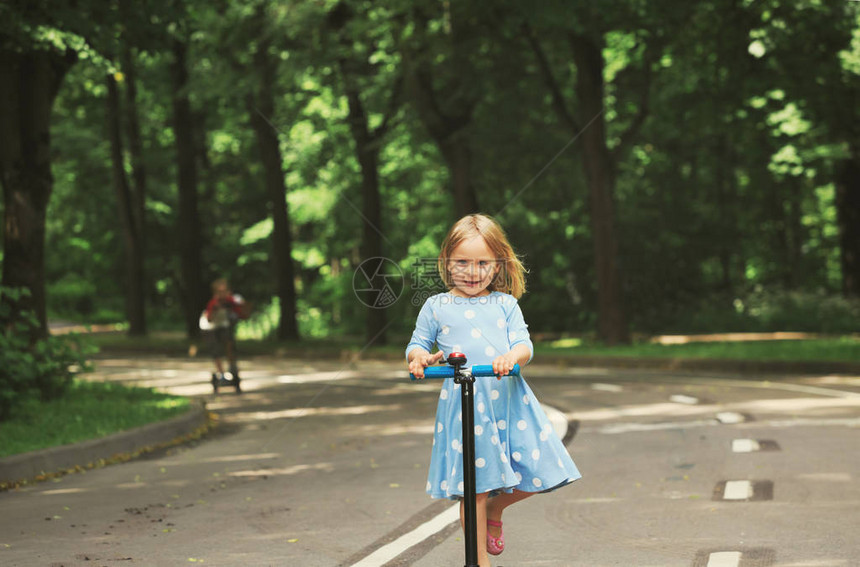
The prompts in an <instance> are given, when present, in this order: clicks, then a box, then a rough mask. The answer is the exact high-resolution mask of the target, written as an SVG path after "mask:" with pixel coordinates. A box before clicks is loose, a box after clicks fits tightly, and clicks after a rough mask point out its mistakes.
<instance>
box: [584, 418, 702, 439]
mask: <svg viewBox="0 0 860 567" xmlns="http://www.w3.org/2000/svg"><path fill="white" fill-rule="evenodd" d="M709 425H716V422H715V421H714V420H713V419H707V420H698V421H664V422H661V423H619V424H617V425H605V426H603V427H599V428H597V431H598V432H599V433H604V434H607V435H615V434H618V433H635V432H639V431H661V430H664V429H687V428H691V427H707V426H709ZM591 430H592V429H591V428H584V429H582V431H591Z"/></svg>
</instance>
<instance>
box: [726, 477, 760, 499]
mask: <svg viewBox="0 0 860 567" xmlns="http://www.w3.org/2000/svg"><path fill="white" fill-rule="evenodd" d="M752 495H753V485H752V483H751V482H750V481H748V480H730V481H728V482H726V488H725V490H724V491H723V500H749V499H750V498H752Z"/></svg>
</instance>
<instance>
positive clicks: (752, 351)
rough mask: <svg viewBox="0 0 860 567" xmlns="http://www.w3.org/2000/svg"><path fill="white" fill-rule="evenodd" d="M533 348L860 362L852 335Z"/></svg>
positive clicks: (562, 343)
mask: <svg viewBox="0 0 860 567" xmlns="http://www.w3.org/2000/svg"><path fill="white" fill-rule="evenodd" d="M535 350H536V354H537V355H538V356H539V355H540V354H542V353H543V354H553V355H571V356H606V357H619V356H620V357H640V358H709V359H722V360H780V361H838V362H860V338H858V337H856V336H842V337H833V338H824V339H804V340H776V341H725V342H691V343H686V344H672V345H661V344H652V343H638V344H633V345H630V346H619V347H607V346H600V345H594V344H587V343H583V342H581V341H580V340H579V339H560V340H558V341H551V342H547V343H541V344H538V345H536V347H535Z"/></svg>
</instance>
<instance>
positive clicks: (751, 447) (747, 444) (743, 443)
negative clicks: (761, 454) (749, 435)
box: [732, 439, 761, 453]
mask: <svg viewBox="0 0 860 567" xmlns="http://www.w3.org/2000/svg"><path fill="white" fill-rule="evenodd" d="M732 451H734V452H735V453H755V452H756V451H761V445H760V444H759V442H758V441H756V440H755V439H735V440H734V441H732Z"/></svg>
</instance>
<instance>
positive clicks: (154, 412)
mask: <svg viewBox="0 0 860 567" xmlns="http://www.w3.org/2000/svg"><path fill="white" fill-rule="evenodd" d="M188 408H189V400H188V399H187V398H182V397H178V396H171V395H169V394H165V393H161V392H157V391H155V390H153V389H150V388H133V387H128V386H121V385H119V384H111V383H103V382H87V381H85V380H76V381H75V382H74V383H73V384H72V385H71V387H70V388H69V391H68V393H67V394H66V395H65V396H64V397H62V398H60V399H58V400H52V401H49V402H41V403H38V402H34V403H32V404H28V405H27V406H25V407H22V408H20V409H19V411H18V412H17V413H16V414H15V416H14V417H13V418H12V419H11V420H8V421H3V422H0V439H2V440H3V443H2V444H0V457H8V456H10V455H16V454H19V453H26V452H29V451H35V450H38V449H44V448H47V447H55V446H59V445H66V444H69V443H75V442H78V441H84V440H89V439H97V438H100V437H105V436H107V435H110V434H112V433H116V432H119V431H124V430H126V429H131V428H133V427H138V426H141V425H146V424H148V423H153V422H157V421H162V420H165V419H168V418H171V417H174V416H177V415H180V414H182V413H184V412H185V411H187V410H188Z"/></svg>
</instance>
